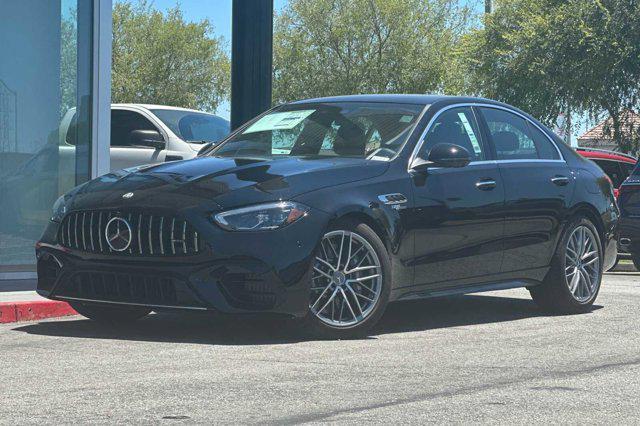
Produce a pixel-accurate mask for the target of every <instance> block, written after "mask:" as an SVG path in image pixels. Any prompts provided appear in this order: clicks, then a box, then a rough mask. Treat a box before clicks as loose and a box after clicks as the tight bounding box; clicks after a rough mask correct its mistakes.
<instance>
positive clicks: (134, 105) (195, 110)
mask: <svg viewBox="0 0 640 426" xmlns="http://www.w3.org/2000/svg"><path fill="white" fill-rule="evenodd" d="M111 106H112V107H138V108H144V109H166V110H174V111H189V112H197V113H200V114H209V115H215V114H211V113H210V112H205V111H199V110H197V109H191V108H182V107H175V106H170V105H154V104H133V103H127V104H111Z"/></svg>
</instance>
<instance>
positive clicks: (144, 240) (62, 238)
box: [58, 210, 205, 256]
mask: <svg viewBox="0 0 640 426" xmlns="http://www.w3.org/2000/svg"><path fill="white" fill-rule="evenodd" d="M113 218H121V219H124V220H125V221H126V223H128V224H129V227H130V229H131V232H130V233H128V232H127V233H126V234H127V235H128V239H129V244H128V245H127V246H126V248H125V249H124V250H114V248H112V246H111V245H110V244H109V242H108V241H107V235H106V231H107V225H108V224H109V221H111V220H112V219H113ZM120 223H122V224H123V225H122V226H124V227H126V225H124V223H123V222H120ZM58 242H59V243H60V244H61V245H62V246H64V247H67V248H70V249H76V250H81V251H85V252H90V253H105V254H114V255H118V254H126V255H138V256H187V255H194V254H198V253H200V252H201V251H203V250H204V248H205V245H204V241H202V239H201V238H200V236H199V235H198V232H197V231H196V230H195V229H194V228H193V226H191V225H190V224H189V222H188V221H186V220H181V219H179V218H176V217H173V216H165V215H154V214H150V213H142V212H122V211H104V210H92V211H74V212H71V213H69V214H67V215H66V216H65V218H64V219H63V220H62V224H61V226H60V228H59V231H58ZM118 248H119V247H116V249H118Z"/></svg>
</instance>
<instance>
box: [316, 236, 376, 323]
mask: <svg viewBox="0 0 640 426" xmlns="http://www.w3.org/2000/svg"><path fill="white" fill-rule="evenodd" d="M381 291H382V267H381V264H380V259H379V258H378V255H377V254H376V252H375V250H374V249H373V247H372V246H371V244H369V242H368V241H367V240H366V239H364V238H363V237H362V236H360V235H358V234H357V233H355V232H351V231H342V230H340V231H331V232H329V233H327V234H326V235H325V236H324V237H323V239H322V241H321V242H320V250H319V253H318V254H317V256H316V258H315V264H314V267H313V275H312V284H311V297H310V302H309V309H310V310H311V312H313V314H314V315H315V316H316V317H318V319H320V321H322V322H324V323H326V324H328V325H331V326H333V327H350V326H353V325H356V324H358V323H361V322H362V321H364V320H365V319H366V318H367V317H368V316H369V315H370V314H371V312H372V311H373V310H374V308H375V306H376V304H377V303H378V300H379V299H380V293H381Z"/></svg>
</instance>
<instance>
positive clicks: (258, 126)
mask: <svg viewBox="0 0 640 426" xmlns="http://www.w3.org/2000/svg"><path fill="white" fill-rule="evenodd" d="M314 112H316V110H315V109H303V110H299V111H287V112H274V113H273V114H268V115H265V116H264V117H262V118H261V119H260V120H258V121H256V122H255V123H253V124H252V125H251V126H249V128H248V129H247V130H245V131H244V132H242V134H246V133H255V132H267V131H270V130H291V129H293V128H294V127H296V126H297V125H298V124H300V123H302V120H304V119H305V118H307V117H308V116H310V115H311V114H313V113H314Z"/></svg>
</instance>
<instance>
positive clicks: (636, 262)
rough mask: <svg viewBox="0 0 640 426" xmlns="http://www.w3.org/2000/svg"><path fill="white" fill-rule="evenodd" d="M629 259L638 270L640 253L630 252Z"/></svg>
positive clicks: (639, 268)
mask: <svg viewBox="0 0 640 426" xmlns="http://www.w3.org/2000/svg"><path fill="white" fill-rule="evenodd" d="M631 261H632V262H633V266H635V268H636V270H638V271H640V253H631Z"/></svg>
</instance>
